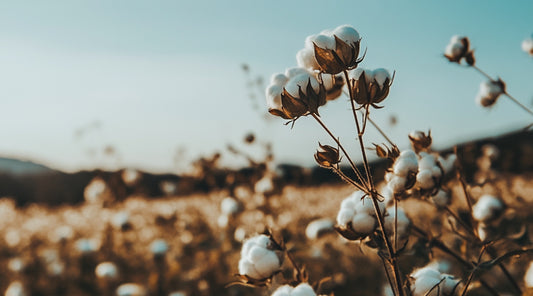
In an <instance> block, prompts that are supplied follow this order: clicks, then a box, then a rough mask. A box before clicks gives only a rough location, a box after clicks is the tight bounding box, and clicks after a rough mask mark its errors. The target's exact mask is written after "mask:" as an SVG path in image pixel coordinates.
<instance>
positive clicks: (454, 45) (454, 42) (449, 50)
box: [444, 35, 465, 59]
mask: <svg viewBox="0 0 533 296" xmlns="http://www.w3.org/2000/svg"><path fill="white" fill-rule="evenodd" d="M463 38H464V37H463V36H458V35H455V36H453V37H452V38H451V39H450V42H449V43H448V45H447V46H446V48H445V50H444V54H445V55H446V56H448V57H451V58H454V59H459V58H460V57H461V55H462V54H463V53H464V51H465V47H464V44H463V42H462V39H463Z"/></svg>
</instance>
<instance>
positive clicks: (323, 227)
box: [305, 218, 333, 239]
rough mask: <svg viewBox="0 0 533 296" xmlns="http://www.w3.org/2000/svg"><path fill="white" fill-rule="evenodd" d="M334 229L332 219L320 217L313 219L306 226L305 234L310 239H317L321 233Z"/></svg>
mask: <svg viewBox="0 0 533 296" xmlns="http://www.w3.org/2000/svg"><path fill="white" fill-rule="evenodd" d="M332 230H333V221H331V220H330V219H327V218H324V219H318V220H315V221H312V222H311V223H309V225H307V227H306V228H305V235H306V236H307V238H308V239H317V238H318V237H319V236H320V235H321V234H323V233H326V232H330V231H332Z"/></svg>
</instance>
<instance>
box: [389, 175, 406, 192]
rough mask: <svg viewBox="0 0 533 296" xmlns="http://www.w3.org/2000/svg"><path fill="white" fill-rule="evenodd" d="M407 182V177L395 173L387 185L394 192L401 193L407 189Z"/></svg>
mask: <svg viewBox="0 0 533 296" xmlns="http://www.w3.org/2000/svg"><path fill="white" fill-rule="evenodd" d="M405 183H407V179H406V178H405V177H400V176H397V175H394V176H393V177H392V178H391V180H390V181H389V182H388V183H387V187H388V188H389V189H390V190H391V191H392V192H393V193H400V192H402V191H404V190H405Z"/></svg>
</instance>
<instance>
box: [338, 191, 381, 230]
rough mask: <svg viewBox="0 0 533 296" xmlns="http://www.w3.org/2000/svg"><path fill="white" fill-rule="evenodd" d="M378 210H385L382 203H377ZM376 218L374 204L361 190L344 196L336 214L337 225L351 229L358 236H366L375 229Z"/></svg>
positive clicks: (344, 228)
mask: <svg viewBox="0 0 533 296" xmlns="http://www.w3.org/2000/svg"><path fill="white" fill-rule="evenodd" d="M379 207H380V211H381V212H382V213H383V211H384V210H385V205H384V203H382V202H380V203H379ZM377 224H378V222H377V218H376V213H375V210H374V205H373V203H372V200H371V199H370V198H369V197H365V193H364V192H363V191H355V192H354V193H352V194H351V195H350V196H348V197H347V198H345V199H344V200H343V201H342V203H341V208H340V210H339V213H338V214H337V225H338V226H339V227H340V228H341V229H343V230H347V231H351V232H353V233H354V235H355V236H358V237H360V238H363V237H366V236H367V235H369V234H371V233H372V232H374V231H375V230H376V227H377Z"/></svg>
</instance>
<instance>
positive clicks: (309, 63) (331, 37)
mask: <svg viewBox="0 0 533 296" xmlns="http://www.w3.org/2000/svg"><path fill="white" fill-rule="evenodd" d="M335 36H336V37H337V38H339V39H340V40H342V41H344V42H345V43H346V44H349V45H350V44H355V43H357V42H359V40H360V39H361V37H360V36H359V33H358V32H357V30H355V29H354V28H353V27H351V26H348V25H342V26H339V27H337V28H335V29H334V30H333V31H330V30H324V31H322V32H320V34H316V35H311V36H308V37H307V38H306V39H305V46H304V48H303V49H301V50H300V51H298V53H297V54H296V60H297V61H298V65H299V66H300V67H303V68H308V69H313V70H321V68H320V65H319V64H318V63H317V61H316V57H315V48H314V47H315V45H316V46H318V47H320V48H323V49H330V50H336V49H337V48H336V46H337V45H336V41H335Z"/></svg>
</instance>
